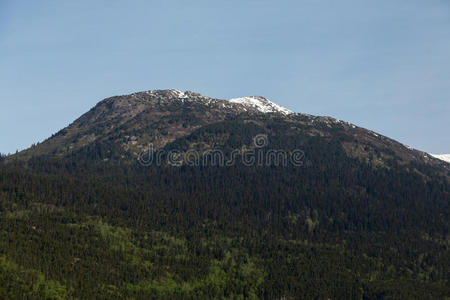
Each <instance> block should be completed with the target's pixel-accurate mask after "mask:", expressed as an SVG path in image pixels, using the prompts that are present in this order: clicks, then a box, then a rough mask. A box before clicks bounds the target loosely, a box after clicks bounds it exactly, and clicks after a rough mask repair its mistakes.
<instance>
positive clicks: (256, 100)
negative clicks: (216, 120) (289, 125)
mask: <svg viewBox="0 0 450 300" xmlns="http://www.w3.org/2000/svg"><path fill="white" fill-rule="evenodd" d="M229 101H230V102H231V103H238V104H242V105H243V106H246V107H250V108H254V109H256V110H258V111H260V112H262V113H273V112H278V113H282V114H284V115H289V114H292V113H294V112H293V111H291V110H289V109H287V108H284V107H282V106H280V105H278V104H276V103H273V102H271V101H269V100H267V99H266V98H263V97H258V96H250V97H242V98H233V99H230V100H229Z"/></svg>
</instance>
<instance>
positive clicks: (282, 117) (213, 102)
mask: <svg viewBox="0 0 450 300" xmlns="http://www.w3.org/2000/svg"><path fill="white" fill-rule="evenodd" d="M267 120H279V121H282V122H283V123H284V124H285V125H286V129H287V131H286V132H287V133H288V134H291V135H304V136H315V137H320V138H323V139H325V140H326V139H331V138H332V137H339V136H340V141H339V142H340V144H341V146H342V147H343V149H345V152H346V153H347V155H348V156H349V157H353V158H357V159H359V160H361V161H363V162H367V163H371V164H373V165H374V166H378V167H383V166H384V167H386V166H387V162H388V161H396V162H397V163H399V164H408V163H411V162H416V163H419V164H422V165H428V166H433V167H437V169H439V170H440V171H442V172H444V173H446V172H449V171H450V166H449V165H448V164H447V163H445V162H443V161H442V160H440V159H436V158H435V157H433V156H432V155H429V154H427V153H424V152H421V151H417V150H414V149H411V148H410V147H407V146H405V145H403V144H401V143H399V142H397V141H395V140H392V139H389V138H387V137H385V136H382V135H380V134H377V133H375V132H373V131H370V130H366V129H363V128H361V127H358V126H355V125H353V124H350V123H348V122H344V121H340V120H336V119H334V118H331V117H319V116H311V115H307V114H300V113H294V112H292V111H290V110H288V109H286V108H283V107H281V106H279V105H277V104H275V103H273V102H270V101H269V100H267V99H265V98H263V97H258V96H253V97H244V98H236V99H231V100H230V101H227V100H220V99H214V98H210V97H206V96H202V95H200V94H198V93H194V92H190V91H186V92H180V91H177V90H155V91H146V92H139V93H133V94H130V95H124V96H115V97H111V98H107V99H105V100H102V101H101V102H99V103H98V104H97V105H96V106H95V107H93V108H92V109H91V110H90V111H89V112H87V113H86V114H84V115H83V116H81V117H80V118H79V119H77V120H76V121H74V122H73V123H72V124H70V125H69V126H68V127H66V128H64V129H62V130H61V131H59V132H58V133H56V134H55V135H54V136H52V137H51V138H49V139H47V140H46V141H44V142H43V143H41V144H38V145H37V146H35V147H32V148H30V149H27V150H25V151H22V152H20V153H19V154H18V155H16V156H15V157H18V158H21V159H29V158H30V157H33V156H34V157H35V156H42V155H46V156H55V157H63V156H65V155H68V154H70V153H72V152H74V151H77V150H79V149H82V148H83V147H86V146H88V145H92V144H105V145H108V147H114V148H117V149H120V151H119V152H121V153H122V154H121V155H120V156H119V157H117V158H119V159H120V158H122V159H123V158H125V157H131V158H137V157H138V156H139V154H140V153H141V152H142V151H144V150H145V149H146V148H147V147H148V145H149V144H151V145H152V147H153V148H154V149H160V148H163V147H165V146H166V145H168V144H170V143H172V142H174V141H176V140H177V139H180V138H183V137H187V136H189V135H191V134H193V133H194V132H195V131H196V130H199V129H200V128H202V127H205V126H208V125H211V124H218V123H222V122H228V121H236V122H237V121H242V122H256V123H257V124H259V126H261V131H262V132H263V133H265V134H268V135H269V136H270V135H271V134H274V132H273V131H272V130H271V129H270V128H267V126H265V125H264V124H265V123H267ZM208 143H210V142H207V144H208ZM209 146H212V145H209ZM116 152H117V151H116ZM104 158H105V159H110V158H111V157H108V154H106V155H105V157H104Z"/></svg>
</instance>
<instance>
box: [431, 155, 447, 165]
mask: <svg viewBox="0 0 450 300" xmlns="http://www.w3.org/2000/svg"><path fill="white" fill-rule="evenodd" d="M430 155H431V156H434V157H436V158H437V159H440V160H443V161H446V162H448V163H450V154H431V153H430Z"/></svg>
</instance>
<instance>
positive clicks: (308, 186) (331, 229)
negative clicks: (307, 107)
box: [0, 90, 450, 299]
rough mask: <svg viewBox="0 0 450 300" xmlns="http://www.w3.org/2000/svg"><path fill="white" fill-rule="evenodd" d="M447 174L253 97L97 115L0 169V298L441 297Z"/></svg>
mask: <svg viewBox="0 0 450 300" xmlns="http://www.w3.org/2000/svg"><path fill="white" fill-rule="evenodd" d="M449 203H450V165H449V164H448V163H446V162H444V161H442V160H440V159H437V158H435V157H433V156H432V155H429V154H427V153H424V152H420V151H417V150H413V149H411V148H409V147H407V146H405V145H403V144H401V143H399V142H397V141H395V140H392V139H390V138H388V137H385V136H383V135H380V134H378V133H375V132H373V131H371V130H367V129H364V128H361V127H358V126H356V125H354V124H350V123H348V122H345V121H340V120H336V119H334V118H331V117H319V116H311V115H308V114H301V113H294V112H292V111H290V110H287V109H285V108H283V107H281V106H279V105H277V104H275V103H273V102H270V101H269V100H268V99H265V98H263V97H260V96H251V97H243V98H236V99H231V100H220V99H214V98H210V97H206V96H202V95H200V94H197V93H194V92H189V91H186V92H181V91H177V90H156V91H147V92H139V93H134V94H131V95H124V96H115V97H111V98H107V99H104V100H102V101H100V102H99V103H98V104H97V105H96V106H95V107H93V108H92V109H91V110H90V111H88V112H87V113H86V114H84V115H82V116H81V117H80V118H78V119H77V120H75V121H74V122H73V123H72V124H70V125H69V126H68V127H66V128H64V129H62V130H60V131H59V132H57V133H56V134H55V135H53V136H52V137H50V138H49V139H47V140H45V141H43V142H42V143H40V144H38V145H35V146H33V147H31V148H29V149H27V150H24V151H22V152H19V153H17V154H15V155H11V156H8V157H6V158H5V159H4V161H2V162H0V298H4V299H15V298H24V297H25V298H26V297H31V298H40V299H66V298H67V299H73V298H79V299H217V298H224V299H329V298H330V299H446V298H448V297H450V289H449V286H450V284H449V283H450V282H449V278H450V274H449V269H448V267H447V266H448V265H449V263H450V261H449V258H450V255H449V254H450V244H449V241H450V235H449V233H450V224H449V215H450V209H449V208H450V207H449Z"/></svg>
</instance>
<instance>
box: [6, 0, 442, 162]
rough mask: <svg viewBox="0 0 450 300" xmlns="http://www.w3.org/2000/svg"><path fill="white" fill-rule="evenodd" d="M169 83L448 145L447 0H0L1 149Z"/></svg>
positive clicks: (426, 145)
mask: <svg viewBox="0 0 450 300" xmlns="http://www.w3.org/2000/svg"><path fill="white" fill-rule="evenodd" d="M165 88H174V89H179V90H192V91H196V92H200V93H202V94H204V95H207V96H211V97H215V98H221V99H229V98H232V97H238V96H247V95H262V96H265V97H266V98H269V99H270V100H272V101H274V102H277V103H278V104H280V105H283V106H285V107H287V108H290V109H292V110H294V111H297V112H304V113H310V114H315V115H330V116H333V117H336V118H338V119H343V120H346V121H350V122H352V123H355V124H357V125H360V126H363V127H366V128H369V129H372V130H375V131H377V132H380V133H381V134H384V135H387V136H390V137H392V138H395V139H397V140H399V141H400V142H402V143H405V144H408V145H410V146H412V147H414V148H417V149H420V150H424V151H428V152H432V153H450V117H449V114H450V1H448V0H441V1H439V0H395V1H393V0H372V1H363V0H339V1H338V0H329V1H326V0H322V1H316V0H304V1H300V0H297V1H283V0H281V1H273V0H270V1H264V0H258V1H253V0H251V1H244V0H227V1H211V0H207V1H206V0H205V1H203V0H202V1H195V0H192V1H184V0H183V1H181V0H180V1H168V0H161V1H152V0H149V1H114V0H108V1H56V0H54V1H21V0H14V1H13V0H0V93H1V94H0V152H3V153H7V152H14V151H15V150H16V149H19V150H20V149H23V148H26V147H28V146H30V145H31V144H32V143H34V142H37V141H42V140H43V139H45V138H47V137H48V136H50V135H51V134H52V133H54V132H56V131H58V130H59V129H61V128H63V127H65V126H67V125H68V124H69V123H71V122H72V121H73V120H74V119H76V118H77V117H78V116H80V115H81V114H82V113H84V112H86V111H87V110H88V109H90V108H91V107H92V106H94V105H95V104H96V103H97V102H98V101H100V100H101V99H103V98H106V97H109V96H113V95H118V94H127V93H131V92H136V91H142V90H151V89H165Z"/></svg>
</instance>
